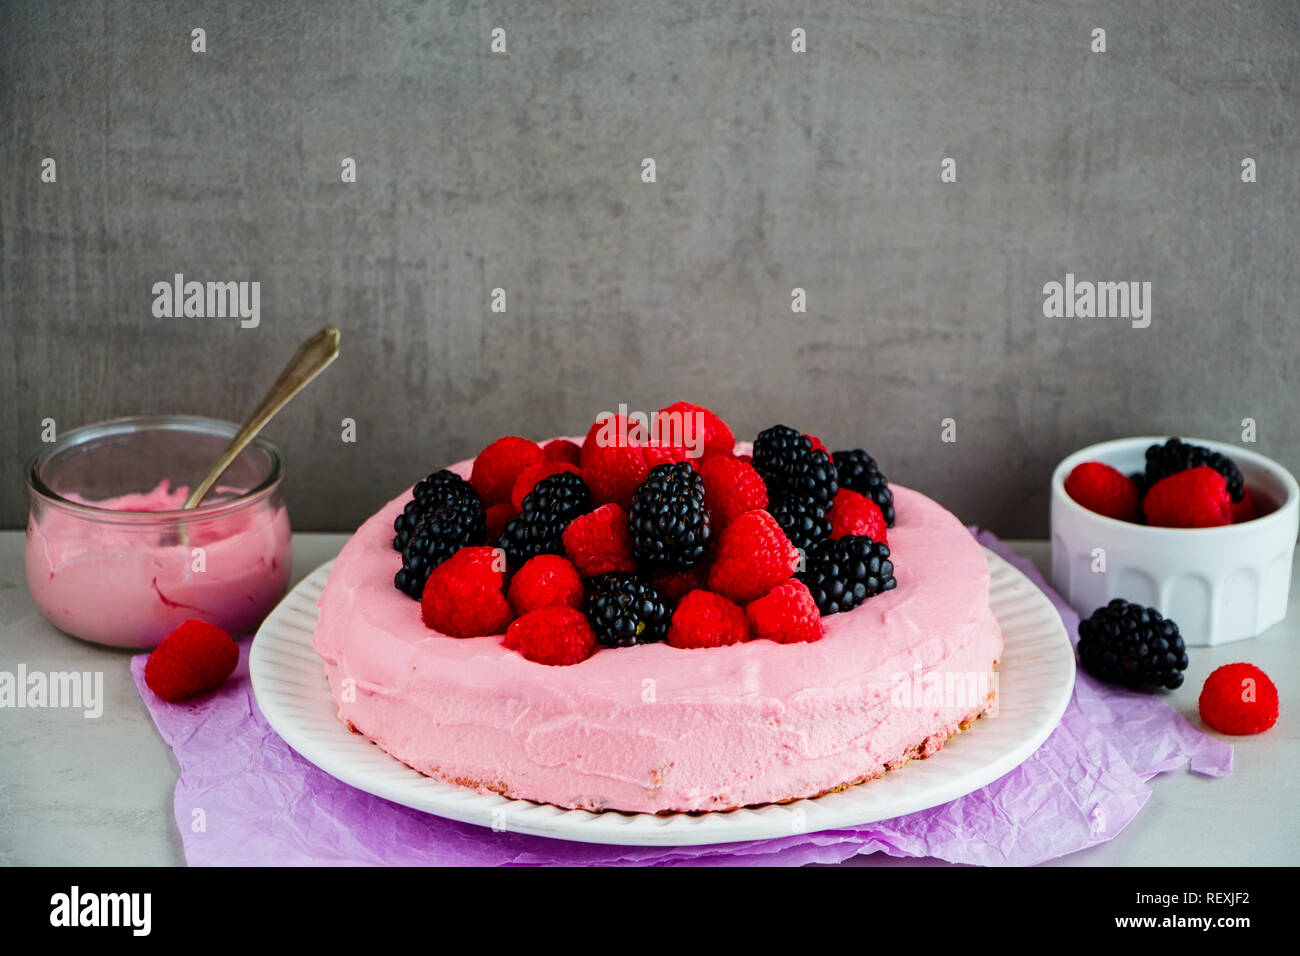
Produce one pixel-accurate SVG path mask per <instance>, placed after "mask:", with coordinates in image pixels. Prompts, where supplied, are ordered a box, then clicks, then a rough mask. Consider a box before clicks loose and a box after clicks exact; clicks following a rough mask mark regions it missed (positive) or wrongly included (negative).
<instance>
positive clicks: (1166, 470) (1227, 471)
mask: <svg viewBox="0 0 1300 956" xmlns="http://www.w3.org/2000/svg"><path fill="white" fill-rule="evenodd" d="M1146 459H1147V468H1146V479H1147V480H1146V483H1147V485H1148V486H1150V485H1154V484H1155V483H1156V482H1157V481H1159V480H1160V479H1161V478H1168V477H1169V476H1170V475H1172V474H1174V473H1176V472H1180V471H1186V470H1188V469H1189V468H1196V467H1197V466H1199V465H1204V466H1207V467H1209V468H1213V469H1214V470H1215V471H1217V472H1218V473H1219V474H1221V475H1223V480H1224V482H1225V483H1226V484H1227V486H1228V496H1229V497H1230V498H1231V499H1232V500H1233V501H1240V500H1241V495H1242V491H1243V490H1244V489H1245V480H1244V479H1243V478H1242V475H1241V469H1240V468H1238V467H1237V463H1236V462H1235V461H1233V460H1232V459H1231V458H1229V457H1228V456H1227V455H1224V454H1222V453H1220V452H1217V451H1211V450H1210V449H1208V448H1203V447H1202V446H1200V445H1189V444H1187V443H1186V442H1184V441H1183V440H1182V439H1181V438H1171V439H1169V440H1168V441H1167V442H1165V443H1164V444H1163V445H1152V446H1151V447H1150V448H1148V449H1147V454H1146Z"/></svg>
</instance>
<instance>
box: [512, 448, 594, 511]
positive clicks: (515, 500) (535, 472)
mask: <svg viewBox="0 0 1300 956" xmlns="http://www.w3.org/2000/svg"><path fill="white" fill-rule="evenodd" d="M566 471H567V472H569V473H571V474H575V475H579V476H581V474H582V469H581V468H579V467H578V466H577V465H571V464H569V463H568V462H567V461H548V460H546V459H543V460H541V461H539V462H538V463H537V464H535V465H529V466H528V467H527V468H525V469H524V470H523V471H521V472H520V473H519V477H518V478H516V479H515V483H514V487H512V488H511V489H510V506H511V507H512V508H514V510H515V514H519V513H520V512H522V511H523V510H524V499H525V498H527V497H528V493H529V492H530V491H532V490H533V488H534V487H535V486H536V485H537V483H538V482H539V481H541V480H542V479H543V478H549V477H550V476H551V475H558V474H561V473H562V472H566Z"/></svg>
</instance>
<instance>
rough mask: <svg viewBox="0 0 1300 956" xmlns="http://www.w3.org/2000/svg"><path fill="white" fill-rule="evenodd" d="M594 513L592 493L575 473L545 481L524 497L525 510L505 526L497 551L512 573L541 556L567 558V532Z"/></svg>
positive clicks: (549, 478) (565, 473) (562, 474)
mask: <svg viewBox="0 0 1300 956" xmlns="http://www.w3.org/2000/svg"><path fill="white" fill-rule="evenodd" d="M590 510H591V491H590V490H589V489H588V488H587V485H586V483H585V482H584V481H583V480H582V479H581V478H579V477H578V476H577V475H575V474H574V473H573V472H569V471H566V472H561V473H560V474H558V475H551V476H550V477H548V478H543V479H542V480H541V481H539V482H538V483H537V484H535V485H533V490H532V491H530V492H529V493H528V494H527V495H525V496H524V501H523V509H522V510H521V511H520V512H519V514H518V515H516V516H515V517H513V518H511V519H510V520H509V521H507V522H506V526H505V530H504V531H502V532H501V538H500V540H499V541H498V547H500V548H501V549H502V550H504V551H505V553H506V559H507V561H508V562H509V564H510V568H511V570H517V569H518V568H519V566H520V565H522V564H523V563H524V562H525V561H527V560H528V559H529V558H535V557H537V556H538V555H539V554H564V541H563V535H564V529H565V528H567V527H568V526H569V522H570V521H572V520H573V519H574V518H576V517H578V515H582V514H586V513H587V512H588V511H590Z"/></svg>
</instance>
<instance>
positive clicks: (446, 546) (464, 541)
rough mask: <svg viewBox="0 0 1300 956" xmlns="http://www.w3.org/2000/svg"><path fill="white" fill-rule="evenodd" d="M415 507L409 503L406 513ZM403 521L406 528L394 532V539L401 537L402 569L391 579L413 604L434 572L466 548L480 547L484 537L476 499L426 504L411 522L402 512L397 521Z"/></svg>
mask: <svg viewBox="0 0 1300 956" xmlns="http://www.w3.org/2000/svg"><path fill="white" fill-rule="evenodd" d="M415 504H416V502H414V501H413V502H411V504H408V505H407V509H408V510H409V509H410V508H411V507H412V505H415ZM404 518H406V519H407V527H404V528H403V529H402V530H399V531H398V533H397V539H401V538H403V537H405V538H406V544H405V546H404V547H403V548H402V567H401V569H400V570H399V571H398V572H397V574H395V575H394V576H393V586H394V587H396V588H397V590H399V591H402V592H403V593H405V594H407V595H409V596H411V597H413V598H416V599H417V600H418V599H419V597H420V595H421V594H422V593H423V592H424V584H425V582H426V581H428V580H429V574H430V572H432V571H433V569H434V568H436V567H437V566H438V565H440V564H442V562H444V561H446V560H447V559H448V558H450V557H451V556H452V555H453V554H455V553H456V552H457V551H459V550H460V549H461V548H463V547H465V546H466V545H470V544H482V543H483V539H484V538H485V537H486V535H487V531H486V529H485V527H484V524H483V506H482V504H480V503H479V500H478V496H477V495H476V496H474V497H473V498H456V497H453V498H449V499H447V500H446V501H441V502H437V501H432V500H430V501H429V510H427V511H418V510H417V513H416V514H415V517H414V518H413V519H411V518H410V517H409V516H408V515H407V513H406V512H403V513H402V515H400V516H399V517H398V521H402V520H403V519H404ZM395 540H396V539H395Z"/></svg>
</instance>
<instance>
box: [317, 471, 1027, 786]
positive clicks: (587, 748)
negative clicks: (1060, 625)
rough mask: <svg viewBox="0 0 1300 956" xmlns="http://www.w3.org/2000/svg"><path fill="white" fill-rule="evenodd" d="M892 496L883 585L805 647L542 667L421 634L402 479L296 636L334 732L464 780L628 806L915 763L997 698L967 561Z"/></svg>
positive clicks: (973, 557) (905, 494) (831, 782)
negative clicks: (332, 708) (305, 644)
mask: <svg viewBox="0 0 1300 956" xmlns="http://www.w3.org/2000/svg"><path fill="white" fill-rule="evenodd" d="M738 450H740V451H744V450H745V448H743V447H742V448H740V449H738ZM471 466H472V462H468V461H467V462H461V463H460V464H458V465H455V466H452V469H451V470H453V471H455V472H456V473H457V474H460V475H462V476H466V477H467V476H469V475H470V470H471ZM892 488H893V493H894V501H895V505H896V510H897V523H896V525H895V527H893V528H892V529H890V530H889V546H890V549H891V551H892V554H893V559H894V564H895V566H896V567H897V568H898V569H899V572H898V577H899V581H900V585H899V587H897V588H896V589H895V590H892V591H887V592H885V593H882V594H879V595H877V596H875V597H873V598H871V599H870V600H868V601H866V602H865V603H864V604H862V605H861V606H859V607H857V608H855V609H854V610H852V611H848V612H845V613H840V614H833V615H829V616H826V617H824V618H822V623H823V628H824V636H823V637H822V639H821V640H819V641H815V642H808V643H793V644H780V643H777V642H775V641H771V640H750V641H746V642H743V643H736V644H731V645H729V646H723V647H709V648H693V649H681V648H677V647H671V646H668V645H667V644H664V643H654V644H643V645H639V646H635V647H626V648H616V649H602V650H600V651H598V652H597V653H595V654H594V655H592V656H591V657H589V658H588V659H586V660H583V661H582V662H581V663H578V664H575V665H572V666H546V665H544V664H539V663H535V662H533V661H531V660H528V659H527V658H525V657H523V656H521V654H519V653H517V652H516V651H514V650H511V649H508V648H507V647H505V646H504V643H503V638H502V636H501V635H493V636H485V637H471V638H455V637H450V636H448V635H445V634H442V633H439V632H438V631H435V630H432V629H430V628H427V627H426V626H425V625H424V624H423V623H422V621H421V617H420V608H419V605H418V604H417V603H416V602H414V601H412V600H411V599H410V598H408V597H407V596H405V595H404V594H402V593H400V592H399V591H398V590H396V589H395V588H394V587H393V574H394V570H395V568H396V567H397V566H398V565H399V564H400V559H399V558H398V557H397V555H396V553H395V552H394V551H393V546H392V538H393V530H392V529H393V521H394V518H395V517H396V516H397V515H398V514H399V513H400V512H401V511H402V508H403V505H404V504H405V502H406V501H407V500H409V491H408V492H407V493H404V494H402V495H399V496H398V497H397V498H394V499H393V500H392V501H390V502H389V503H388V504H387V505H385V506H384V507H383V508H382V509H381V510H380V511H379V512H378V513H377V514H375V515H374V516H373V517H371V518H370V519H369V520H367V521H366V522H365V523H364V524H363V525H362V526H361V528H360V529H359V530H358V531H357V533H356V534H355V535H354V536H353V537H352V539H351V540H350V541H349V542H348V543H347V545H346V546H345V547H344V548H343V551H342V552H341V553H340V555H339V557H338V559H337V561H336V562H335V564H334V568H333V570H332V572H331V574H330V577H329V582H328V584H327V585H326V588H325V591H324V593H323V594H322V595H321V599H320V618H319V623H318V625H317V628H316V635H315V641H314V646H315V648H316V650H317V652H318V653H319V654H320V655H321V657H322V658H323V659H324V662H325V672H326V675H327V676H328V678H329V683H330V687H331V691H332V694H333V697H334V700H335V702H336V703H337V704H338V708H339V717H340V719H342V720H343V721H345V722H346V723H347V725H348V726H349V727H350V728H351V729H353V730H354V731H356V732H359V733H362V734H364V735H366V736H367V737H369V738H370V739H371V740H372V741H374V742H375V743H376V744H378V745H379V746H380V747H382V748H383V749H384V750H385V751H387V752H388V753H390V754H392V755H393V756H394V757H396V758H397V759H398V760H400V761H402V762H403V763H406V764H408V765H409V766H411V767H413V768H415V769H416V770H418V771H420V772H421V773H424V774H427V775H429V776H432V777H436V778H438V779H441V780H445V781H448V782H451V783H454V784H458V785H461V786H465V787H470V788H472V789H475V790H478V791H480V792H492V793H498V794H503V795H507V796H510V797H517V798H521V799H526V800H532V801H536V802H540V803H550V804H555V805H558V806H561V807H578V808H584V809H589V810H608V809H614V810H622V811H644V812H667V811H702V810H726V809H731V808H735V807H740V806H748V805H754V804H763V803H769V802H780V801H787V800H793V799H798V798H801V797H811V796H816V795H818V794H822V793H826V792H828V791H833V790H837V789H841V788H843V787H846V786H849V785H852V784H856V783H860V782H863V781H866V780H870V779H872V778H874V777H878V776H880V775H882V774H883V773H884V772H885V771H886V770H889V769H893V768H896V767H899V766H901V765H902V764H903V763H905V762H906V761H907V760H909V759H910V758H912V757H917V756H920V757H924V756H929V755H930V754H932V753H934V752H935V751H936V750H938V749H939V748H940V747H942V746H943V744H944V741H945V740H947V738H948V737H949V736H951V735H952V734H954V733H956V732H957V731H958V730H960V729H963V728H965V727H968V726H969V725H970V722H971V721H973V720H974V719H975V718H976V717H978V716H980V715H981V714H983V713H986V712H988V711H989V710H990V709H991V708H992V707H993V706H994V703H995V700H994V697H995V688H996V675H995V674H994V664H995V663H996V661H997V659H998V656H999V654H1000V653H1001V650H1002V638H1001V633H1000V631H999V628H998V623H997V621H996V620H995V618H994V616H993V613H992V610H991V609H990V607H989V572H988V568H987V565H986V563H985V558H984V554H983V552H982V550H981V548H980V547H979V545H978V544H976V542H975V540H974V539H973V538H972V537H971V535H970V534H969V533H968V532H967V530H966V529H965V528H964V527H963V526H962V524H961V523H960V522H959V521H958V520H957V519H956V518H955V517H954V516H953V515H952V514H950V513H949V512H948V511H946V510H944V509H943V508H942V507H941V506H939V505H938V504H936V503H935V502H934V501H931V500H930V499H929V498H926V497H925V496H924V495H921V494H919V493H917V492H915V491H912V490H910V489H907V488H903V487H901V486H898V485H893V486H892Z"/></svg>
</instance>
